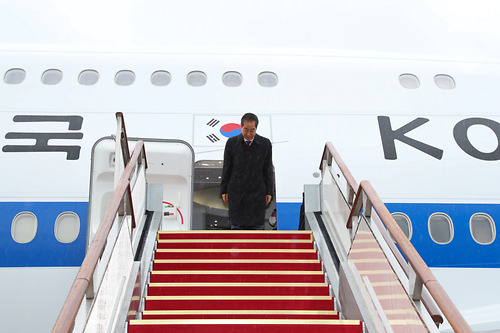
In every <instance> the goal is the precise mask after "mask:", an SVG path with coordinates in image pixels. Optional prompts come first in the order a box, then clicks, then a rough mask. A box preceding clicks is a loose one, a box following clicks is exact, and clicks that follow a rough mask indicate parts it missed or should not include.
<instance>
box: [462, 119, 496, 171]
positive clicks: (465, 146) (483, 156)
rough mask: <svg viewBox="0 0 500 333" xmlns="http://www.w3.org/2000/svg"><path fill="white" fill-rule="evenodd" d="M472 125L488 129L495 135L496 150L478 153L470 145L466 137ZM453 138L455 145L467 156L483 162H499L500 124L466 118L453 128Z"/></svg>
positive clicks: (488, 120) (489, 120) (487, 120)
mask: <svg viewBox="0 0 500 333" xmlns="http://www.w3.org/2000/svg"><path fill="white" fill-rule="evenodd" d="M473 125H483V126H486V127H488V128H489V129H491V130H492V131H493V133H495V135H496V137H497V141H498V142H497V148H496V149H495V150H494V151H492V152H491V153H484V152H482V151H479V150H478V149H477V148H476V147H474V146H473V145H472V143H471V142H470V140H469V137H468V136H467V130H468V129H469V128H470V127H471V126H473ZM453 137H454V138H455V142H456V143H457V145H458V146H459V147H460V148H461V149H462V150H463V151H464V152H465V153H467V154H468V155H470V156H472V157H475V158H477V159H480V160H483V161H498V160H500V123H497V122H496V121H493V120H491V119H485V118H467V119H464V120H461V121H459V122H458V123H457V124H456V125H455V127H454V128H453Z"/></svg>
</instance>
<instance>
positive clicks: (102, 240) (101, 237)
mask: <svg viewBox="0 0 500 333" xmlns="http://www.w3.org/2000/svg"><path fill="white" fill-rule="evenodd" d="M143 159H145V154H144V142H143V141H138V142H137V144H136V146H135V149H134V151H133V153H132V157H131V158H130V161H129V163H128V164H127V167H126V168H125V170H124V171H123V174H122V176H121V177H120V181H119V182H118V186H117V187H116V189H115V192H114V193H113V196H112V197H111V201H110V203H109V205H108V207H107V208H106V211H105V213H104V217H103V218H102V220H101V224H100V225H99V228H98V229H97V231H96V234H95V236H94V239H93V240H92V244H91V245H90V247H89V250H88V252H87V255H86V256H85V259H84V260H83V263H82V266H81V267H80V270H79V271H78V275H77V276H76V278H75V282H74V283H73V286H72V287H71V290H70V291H69V294H68V297H67V298H66V301H65V302H64V305H63V308H62V310H61V312H60V313H59V317H58V318H57V321H56V323H55V325H54V328H53V329H52V333H68V332H70V331H71V329H72V327H73V323H74V322H75V318H76V316H77V314H78V310H79V308H80V305H81V303H82V299H83V297H85V293H86V291H87V289H88V288H89V285H90V283H91V281H92V277H93V275H94V271H95V269H96V267H97V264H98V262H99V258H100V257H101V254H102V253H103V251H104V248H105V246H106V242H107V238H108V235H109V231H110V230H111V228H112V226H113V223H114V221H115V217H116V214H117V213H118V211H119V210H120V208H121V206H122V202H123V200H124V198H125V196H126V195H128V196H129V197H131V193H129V191H130V178H131V176H132V174H133V172H134V170H135V166H136V164H137V163H141V161H142V160H143Z"/></svg>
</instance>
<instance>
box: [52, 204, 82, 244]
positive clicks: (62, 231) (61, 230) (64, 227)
mask: <svg viewBox="0 0 500 333" xmlns="http://www.w3.org/2000/svg"><path fill="white" fill-rule="evenodd" d="M54 234H55V235H56V238H57V240H58V241H59V242H61V243H71V242H74V241H75V240H76V239H77V238H78V235H79V234H80V218H79V217H78V215H76V214H75V213H73V212H64V213H61V214H60V215H59V216H58V217H57V219H56V223H55V225H54Z"/></svg>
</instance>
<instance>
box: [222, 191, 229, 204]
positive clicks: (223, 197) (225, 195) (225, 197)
mask: <svg viewBox="0 0 500 333" xmlns="http://www.w3.org/2000/svg"><path fill="white" fill-rule="evenodd" d="M222 200H224V202H225V203H228V202H227V193H226V194H223V195H222Z"/></svg>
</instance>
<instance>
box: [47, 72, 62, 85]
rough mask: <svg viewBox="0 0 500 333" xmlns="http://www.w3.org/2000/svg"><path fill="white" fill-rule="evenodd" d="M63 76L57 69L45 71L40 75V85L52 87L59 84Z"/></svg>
mask: <svg viewBox="0 0 500 333" xmlns="http://www.w3.org/2000/svg"><path fill="white" fill-rule="evenodd" d="M62 78H63V74H62V72H61V71H60V70H58V69H47V70H46V71H45V72H43V74H42V83H43V84H47V85H49V86H53V85H56V84H58V83H59V82H61V80H62Z"/></svg>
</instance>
